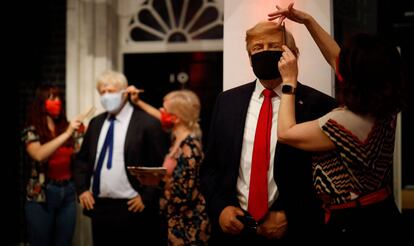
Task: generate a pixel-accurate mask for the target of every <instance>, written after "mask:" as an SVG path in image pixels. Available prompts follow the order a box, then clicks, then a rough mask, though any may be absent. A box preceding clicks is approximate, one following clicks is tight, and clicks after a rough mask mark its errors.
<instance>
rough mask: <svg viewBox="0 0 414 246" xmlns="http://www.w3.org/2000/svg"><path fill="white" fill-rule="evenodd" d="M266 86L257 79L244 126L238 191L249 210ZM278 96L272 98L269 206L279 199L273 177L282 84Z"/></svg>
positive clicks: (276, 90)
mask: <svg viewBox="0 0 414 246" xmlns="http://www.w3.org/2000/svg"><path fill="white" fill-rule="evenodd" d="M264 89H265V88H264V87H263V85H262V84H261V83H260V81H259V80H258V79H257V80H256V87H255V89H254V92H253V95H252V97H251V99H250V104H249V108H248V110H247V116H246V124H245V126H244V135H243V146H242V152H241V158H240V168H239V177H238V179H237V193H238V195H237V196H238V199H239V203H240V206H241V208H242V209H244V210H247V207H248V201H249V187H250V172H251V165H252V156H253V144H254V137H255V134H256V125H257V121H258V118H259V113H260V108H261V106H262V103H263V100H264V96H263V95H262V94H261V93H262V91H263V90H264ZM274 91H275V92H276V94H277V95H276V96H275V97H273V98H272V108H273V118H272V131H271V134H270V163H269V170H268V173H267V183H268V206H269V207H270V206H271V205H272V204H273V202H274V201H275V200H276V199H277V197H278V195H279V193H278V189H277V185H276V182H275V181H274V179H273V168H274V167H273V163H274V160H275V150H276V142H277V116H278V112H279V105H280V97H279V96H278V95H281V93H282V89H281V85H279V86H278V87H276V88H275V89H274Z"/></svg>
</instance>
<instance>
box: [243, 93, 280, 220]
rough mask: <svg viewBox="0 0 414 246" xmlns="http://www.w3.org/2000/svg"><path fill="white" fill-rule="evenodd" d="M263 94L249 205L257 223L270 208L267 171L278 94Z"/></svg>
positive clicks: (249, 209)
mask: <svg viewBox="0 0 414 246" xmlns="http://www.w3.org/2000/svg"><path fill="white" fill-rule="evenodd" d="M262 94H263V96H264V100H263V104H262V107H261V108H260V114H259V119H258V120H257V127H256V135H255V137H254V145H253V156H252V169H251V174H250V189H249V203H248V211H249V213H250V214H251V215H252V216H253V218H255V219H256V221H259V220H260V219H261V218H262V217H263V216H264V215H265V214H266V212H267V206H268V205H267V203H268V202H267V200H268V191H267V171H268V169H269V162H270V134H271V131H272V116H273V109H272V97H274V96H276V93H275V92H274V91H273V90H269V89H264V90H263V92H262ZM275 134H276V133H275Z"/></svg>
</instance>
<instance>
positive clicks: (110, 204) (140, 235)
mask: <svg viewBox="0 0 414 246" xmlns="http://www.w3.org/2000/svg"><path fill="white" fill-rule="evenodd" d="M127 202H128V200H127V199H109V198H97V199H96V200H95V205H94V209H93V211H92V212H91V213H90V216H91V219H92V236H93V244H94V245H95V246H100V245H166V243H165V242H166V241H165V240H166V237H167V232H166V231H165V230H164V229H161V228H162V227H161V220H160V216H159V213H158V210H157V211H151V210H149V209H148V208H145V209H144V210H143V212H141V213H138V212H137V213H133V212H130V211H128V205H127Z"/></svg>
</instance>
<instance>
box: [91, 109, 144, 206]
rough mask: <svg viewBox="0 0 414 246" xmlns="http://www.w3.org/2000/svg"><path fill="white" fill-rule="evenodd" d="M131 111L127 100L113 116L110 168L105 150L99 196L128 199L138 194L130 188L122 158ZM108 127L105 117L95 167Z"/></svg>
mask: <svg viewBox="0 0 414 246" xmlns="http://www.w3.org/2000/svg"><path fill="white" fill-rule="evenodd" d="M133 111H134V108H133V107H132V106H131V105H130V104H129V102H127V103H126V104H125V106H124V107H123V108H122V109H121V111H120V112H119V113H118V114H117V115H116V117H115V122H114V145H113V152H112V168H111V169H108V168H107V163H108V151H107V154H106V155H105V159H104V162H103V165H102V170H101V182H100V193H99V197H106V198H120V199H121V198H122V199H130V198H133V197H135V196H137V195H138V193H137V192H136V191H135V190H134V189H133V188H132V186H131V184H130V183H129V181H128V177H127V174H126V169H125V160H124V147H125V138H126V134H127V129H128V126H129V122H130V120H131V116H132V113H133ZM108 128H109V120H108V119H106V120H105V122H104V124H103V126H102V129H101V133H100V135H99V140H98V149H97V150H98V151H97V152H96V161H95V168H96V165H97V162H98V158H99V154H100V153H101V150H102V145H103V143H104V141H105V137H106V133H107V131H108ZM92 182H93V177H92Z"/></svg>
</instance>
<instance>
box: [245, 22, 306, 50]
mask: <svg viewBox="0 0 414 246" xmlns="http://www.w3.org/2000/svg"><path fill="white" fill-rule="evenodd" d="M283 28H285V27H284V26H281V25H279V26H278V25H277V24H276V23H274V22H272V21H262V22H259V23H257V24H256V25H255V26H253V27H252V28H250V29H248V30H247V31H246V49H247V52H248V53H249V55H250V45H251V42H252V40H253V39H255V38H261V37H266V36H274V35H280V33H281V35H285V37H283V38H284V39H285V40H284V42H286V44H285V45H286V46H287V47H289V49H290V50H291V51H292V52H293V54H294V55H295V56H296V57H298V56H299V49H298V47H296V43H295V39H294V38H293V35H292V33H291V32H289V31H288V30H286V28H285V30H284V33H283Z"/></svg>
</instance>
